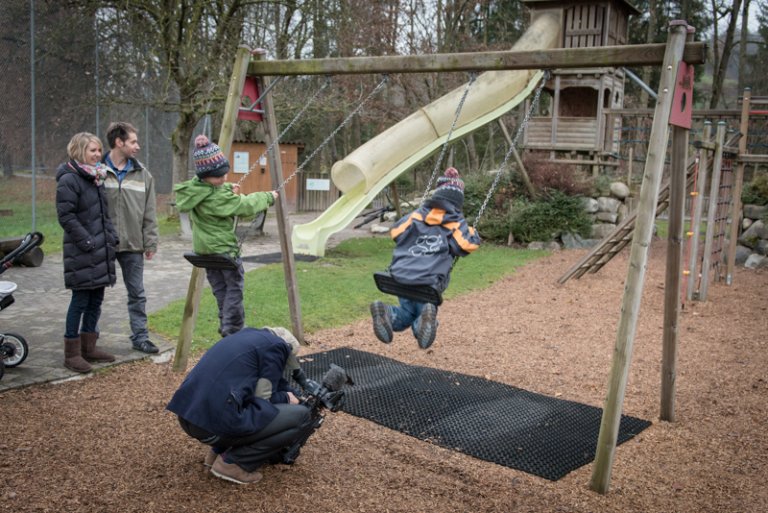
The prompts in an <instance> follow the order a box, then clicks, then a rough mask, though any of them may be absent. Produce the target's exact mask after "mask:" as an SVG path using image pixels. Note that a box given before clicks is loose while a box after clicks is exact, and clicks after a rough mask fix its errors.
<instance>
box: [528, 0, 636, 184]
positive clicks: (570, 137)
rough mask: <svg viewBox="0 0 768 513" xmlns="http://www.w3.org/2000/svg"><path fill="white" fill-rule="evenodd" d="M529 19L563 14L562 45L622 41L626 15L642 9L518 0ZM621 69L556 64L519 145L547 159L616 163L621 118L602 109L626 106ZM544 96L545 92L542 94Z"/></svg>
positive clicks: (616, 3) (621, 1) (622, 0)
mask: <svg viewBox="0 0 768 513" xmlns="http://www.w3.org/2000/svg"><path fill="white" fill-rule="evenodd" d="M522 2H523V3H524V4H525V5H526V6H527V7H528V8H529V9H530V10H531V17H532V20H533V19H536V17H537V16H539V15H541V14H542V13H544V12H547V11H549V12H551V11H553V10H555V11H558V12H559V13H560V15H561V17H562V27H563V28H562V39H561V46H562V48H587V47H597V46H618V45H625V44H627V41H628V32H629V16H631V15H633V14H634V15H637V14H640V11H638V10H637V9H636V8H635V7H634V6H633V5H632V4H631V3H629V2H628V1H627V0H522ZM624 77H625V73H624V70H623V68H620V67H611V66H595V67H591V68H578V69H554V70H552V75H551V78H550V80H549V81H548V82H547V84H546V86H545V88H544V92H545V93H548V95H549V98H548V99H549V101H548V102H547V101H542V103H541V106H540V107H539V112H538V113H535V114H534V116H533V117H532V118H531V119H530V121H529V123H528V127H527V129H526V132H525V136H524V141H523V145H524V147H525V150H526V151H527V152H529V153H530V152H535V153H543V154H545V155H546V156H547V157H548V158H549V159H550V160H553V161H555V162H561V163H567V164H583V165H589V166H591V167H592V169H593V171H597V169H598V168H599V167H601V166H605V165H609V166H615V165H617V164H616V158H615V157H616V156H617V155H618V153H619V142H618V141H619V140H620V136H621V119H620V118H619V117H617V116H609V115H606V112H605V110H606V109H618V108H622V107H623V105H624ZM542 100H544V96H542Z"/></svg>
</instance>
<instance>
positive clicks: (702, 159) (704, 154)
mask: <svg viewBox="0 0 768 513" xmlns="http://www.w3.org/2000/svg"><path fill="white" fill-rule="evenodd" d="M711 138H712V122H711V121H710V120H706V121H704V141H706V142H709V140H710V139H711ZM709 160H710V159H709V150H706V149H704V148H701V149H700V152H699V176H698V177H697V178H696V182H695V183H696V184H697V186H696V190H695V191H691V197H692V198H693V217H691V226H690V230H689V234H690V237H689V238H688V244H690V248H691V253H690V255H689V257H690V258H689V260H688V284H687V288H686V293H685V297H686V298H687V299H688V300H689V301H690V300H692V299H694V298H695V299H698V295H697V294H696V292H697V290H698V289H697V287H696V286H697V284H698V283H699V277H700V276H701V272H700V271H699V239H700V238H701V235H700V233H699V232H701V211H702V209H703V206H704V195H703V194H702V191H703V190H704V187H706V185H707V175H708V174H709Z"/></svg>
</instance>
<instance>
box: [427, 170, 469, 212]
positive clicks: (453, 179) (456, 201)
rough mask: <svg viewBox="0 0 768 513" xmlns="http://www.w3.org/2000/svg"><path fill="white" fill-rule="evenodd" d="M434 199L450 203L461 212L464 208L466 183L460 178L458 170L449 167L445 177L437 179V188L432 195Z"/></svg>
mask: <svg viewBox="0 0 768 513" xmlns="http://www.w3.org/2000/svg"><path fill="white" fill-rule="evenodd" d="M432 199H442V200H446V201H450V202H451V203H452V204H453V205H454V206H456V208H458V209H459V210H461V208H462V207H463V206H464V181H463V180H462V179H461V178H460V177H459V172H458V171H456V168H453V167H449V168H448V169H446V170H445V173H443V176H441V177H440V178H438V179H437V188H436V189H435V192H434V193H432Z"/></svg>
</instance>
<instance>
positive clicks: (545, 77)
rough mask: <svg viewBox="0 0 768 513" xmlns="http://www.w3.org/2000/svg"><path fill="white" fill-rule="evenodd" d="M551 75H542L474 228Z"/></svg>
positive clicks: (548, 73) (547, 73) (474, 225)
mask: <svg viewBox="0 0 768 513" xmlns="http://www.w3.org/2000/svg"><path fill="white" fill-rule="evenodd" d="M549 77H550V72H549V70H544V75H542V77H541V84H539V86H538V88H536V92H535V94H534V96H533V100H532V101H531V106H530V107H529V108H528V110H527V111H526V113H525V116H524V117H523V121H522V122H521V123H520V126H518V127H517V133H516V134H515V138H514V139H513V140H512V143H511V144H510V145H509V150H507V153H506V155H504V160H503V161H502V163H501V165H500V166H499V170H498V171H497V172H496V176H495V177H494V179H493V183H492V184H491V188H490V189H489V190H488V194H486V195H485V200H483V204H482V205H481V206H480V210H479V211H478V212H477V216H476V217H475V221H474V223H472V228H477V222H478V221H479V220H480V217H482V215H483V212H485V209H486V207H487V206H488V202H489V201H490V200H491V197H492V196H493V193H494V191H495V190H496V187H497V186H498V185H499V181H500V180H501V175H502V174H504V169H505V167H506V165H507V162H508V161H509V157H511V156H512V153H513V152H514V151H515V146H516V145H517V140H518V139H520V136H521V135H522V133H523V131H524V130H525V128H526V127H527V126H528V122H529V121H530V119H531V115H532V114H533V111H534V109H535V108H536V106H537V105H538V104H539V99H540V97H541V91H542V90H543V89H544V86H545V85H546V84H547V82H548V81H549Z"/></svg>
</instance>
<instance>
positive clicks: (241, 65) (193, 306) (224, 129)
mask: <svg viewBox="0 0 768 513" xmlns="http://www.w3.org/2000/svg"><path fill="white" fill-rule="evenodd" d="M249 61H250V49H249V48H248V47H245V46H241V47H240V48H238V49H237V53H236V54H235V64H234V69H233V70H232V77H231V78H230V80H229V90H228V91H227V102H226V104H225V105H224V116H223V119H222V122H221V132H219V141H218V145H219V147H220V148H221V151H222V153H224V155H229V151H230V150H231V149H232V140H233V138H234V135H235V123H236V122H237V111H238V110H239V109H240V93H241V91H242V90H243V84H245V76H246V73H247V72H248V62H249ZM204 286H205V271H204V270H203V269H200V268H199V267H193V268H192V275H191V276H190V278H189V289H188V290H187V301H186V303H185V305H184V315H183V317H182V321H181V329H180V331H179V340H178V343H177V344H176V355H175V357H174V360H173V370H174V371H176V372H184V371H186V370H187V360H188V359H189V350H190V347H191V346H192V334H193V332H194V331H195V321H196V320H197V310H198V308H199V306H200V297H201V295H202V290H203V287H204Z"/></svg>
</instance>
